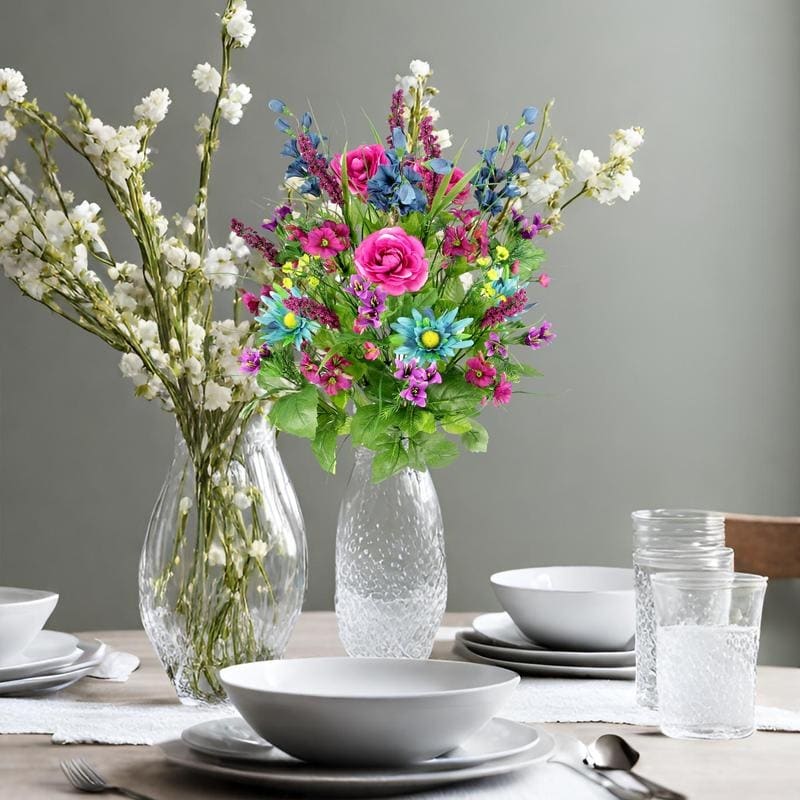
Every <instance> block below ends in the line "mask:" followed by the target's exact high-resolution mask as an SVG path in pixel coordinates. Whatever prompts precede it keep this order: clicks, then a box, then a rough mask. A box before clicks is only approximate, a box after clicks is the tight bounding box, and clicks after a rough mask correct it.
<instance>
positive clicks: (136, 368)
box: [119, 353, 147, 386]
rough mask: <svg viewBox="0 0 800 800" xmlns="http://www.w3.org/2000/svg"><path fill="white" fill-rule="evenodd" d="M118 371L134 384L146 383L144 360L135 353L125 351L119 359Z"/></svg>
mask: <svg viewBox="0 0 800 800" xmlns="http://www.w3.org/2000/svg"><path fill="white" fill-rule="evenodd" d="M119 371H120V372H121V373H122V374H123V375H124V376H125V377H126V378H130V379H131V380H132V381H133V383H134V385H136V386H142V385H144V384H145V383H147V373H146V372H145V369H144V362H143V361H142V359H141V358H139V356H137V355H136V353H125V355H124V356H122V358H121V359H120V360H119Z"/></svg>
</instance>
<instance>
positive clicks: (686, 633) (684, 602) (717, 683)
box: [652, 572, 767, 739]
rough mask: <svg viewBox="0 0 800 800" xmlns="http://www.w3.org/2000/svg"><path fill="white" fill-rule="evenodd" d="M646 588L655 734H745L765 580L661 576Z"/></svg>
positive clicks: (750, 723)
mask: <svg viewBox="0 0 800 800" xmlns="http://www.w3.org/2000/svg"><path fill="white" fill-rule="evenodd" d="M652 585H653V599H654V602H655V609H656V622H657V629H656V639H657V643H658V701H659V712H660V716H661V731H662V732H663V733H664V734H665V735H667V736H671V737H673V738H677V739H740V738H742V737H744V736H750V734H751V733H753V731H754V730H755V703H756V701H755V692H756V658H757V656H758V639H759V631H760V627H761V609H762V606H763V604H764V593H765V591H766V588H767V579H766V578H763V577H761V576H760V575H747V574H744V573H738V572H737V573H731V574H725V573H719V572H664V573H661V574H659V575H654V576H653V578H652Z"/></svg>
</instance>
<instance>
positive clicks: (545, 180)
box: [527, 168, 564, 203]
mask: <svg viewBox="0 0 800 800" xmlns="http://www.w3.org/2000/svg"><path fill="white" fill-rule="evenodd" d="M563 185H564V176H563V175H562V174H561V173H560V172H559V171H558V170H557V169H555V168H553V169H551V170H550V172H548V173H546V174H545V175H542V176H541V177H539V178H537V179H536V180H535V181H532V182H531V184H530V185H529V186H528V192H527V194H528V198H529V199H530V201H531V203H542V202H544V201H546V200H549V199H550V198H551V197H552V196H553V195H554V194H555V193H556V192H557V191H558V190H559V189H560V188H561V187H562V186H563Z"/></svg>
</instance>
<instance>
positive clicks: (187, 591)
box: [139, 415, 306, 705]
mask: <svg viewBox="0 0 800 800" xmlns="http://www.w3.org/2000/svg"><path fill="white" fill-rule="evenodd" d="M305 586H306V536H305V527H304V524H303V517H302V514H301V512H300V506H299V504H298V502H297V496H296V495H295V492H294V488H293V487H292V484H291V481H290V480H289V477H288V475H287V474H286V470H285V469H284V466H283V462H282V461H281V458H280V455H279V453H278V450H277V447H276V444H275V433H274V431H273V429H272V428H271V427H270V426H269V425H268V423H267V421H266V420H265V418H264V417H262V416H261V415H256V416H253V417H251V418H250V420H249V421H246V422H243V423H242V425H241V426H240V427H239V428H238V429H237V430H236V431H234V432H233V434H232V435H231V436H230V437H228V438H227V439H226V441H224V442H222V443H213V442H212V443H209V442H207V441H206V442H204V446H203V447H201V448H200V452H192V448H190V447H189V446H187V443H186V441H185V439H184V436H183V435H182V433H181V431H180V429H179V430H178V433H177V435H176V440H175V454H174V458H173V461H172V465H171V466H170V469H169V472H168V473H167V477H166V480H165V481H164V485H163V487H162V488H161V493H160V494H159V496H158V499H157V500H156V504H155V507H154V508H153V513H152V516H151V518H150V523H149V525H148V528H147V536H146V538H145V542H144V547H143V549H142V556H141V561H140V564H139V609H140V612H141V617H142V622H143V624H144V628H145V631H146V632H147V635H148V637H149V638H150V641H151V643H152V644H153V647H154V649H155V651H156V653H157V654H158V657H159V659H160V660H161V663H162V664H163V666H164V668H165V669H166V671H167V674H168V675H169V678H170V680H171V681H172V683H173V685H174V687H175V691H176V692H177V695H178V697H179V698H180V700H181V701H182V702H184V703H187V704H192V705H197V704H207V705H213V704H217V703H221V702H224V701H225V693H224V690H223V688H222V686H221V685H220V683H219V678H218V671H219V670H220V669H221V668H222V667H225V666H228V665H230V664H236V663H242V662H247V661H259V660H267V659H273V658H280V657H281V655H282V654H283V651H284V649H285V647H286V643H287V641H288V639H289V634H290V633H291V631H292V628H293V627H294V625H295V622H296V621H297V617H298V615H299V613H300V608H301V606H302V603H303V595H304V593H305Z"/></svg>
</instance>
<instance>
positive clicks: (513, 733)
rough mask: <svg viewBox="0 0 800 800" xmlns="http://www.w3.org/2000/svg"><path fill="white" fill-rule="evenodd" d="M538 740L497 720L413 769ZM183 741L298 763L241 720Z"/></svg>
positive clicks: (464, 762)
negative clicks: (447, 750)
mask: <svg viewBox="0 0 800 800" xmlns="http://www.w3.org/2000/svg"><path fill="white" fill-rule="evenodd" d="M538 737H539V733H538V731H536V729H535V728H531V727H530V726H529V725H523V724H522V723H519V722H513V721H511V720H508V719H500V718H495V719H493V720H490V721H489V722H488V723H487V724H486V725H485V726H484V727H483V728H481V730H479V731H478V732H477V733H475V734H473V735H472V736H470V738H469V739H467V741H465V742H462V743H461V744H460V745H459V746H458V747H456V748H455V749H454V750H451V751H450V752H449V753H445V754H443V755H441V756H438V757H437V758H431V759H429V760H428V761H422V762H420V763H419V764H415V765H414V766H415V767H419V768H422V767H429V768H430V769H455V768H457V767H460V768H463V767H473V766H477V765H478V764H486V763H488V762H489V761H497V760H498V759H501V758H508V757H509V756H515V755H517V754H518V753H523V752H525V751H526V750H529V749H530V748H531V747H533V746H534V745H535V744H536V740H537V739H538ZM181 739H182V740H183V741H184V743H185V744H187V745H189V747H190V748H191V749H192V750H195V751H196V752H198V753H203V754H204V755H210V756H215V757H216V758H221V759H223V760H226V759H234V760H236V761H251V762H259V763H262V764H263V763H268V764H272V765H276V764H281V763H292V764H296V763H297V759H294V758H292V757H291V756H289V755H286V753H284V752H283V751H281V750H278V749H277V748H274V747H273V746H272V745H271V744H270V743H269V742H266V741H264V739H262V738H261V737H260V736H258V734H256V733H255V732H254V731H253V729H252V728H251V727H250V726H249V725H248V724H247V723H246V722H245V721H244V720H243V719H241V718H240V717H229V718H227V719H215V720H210V721H208V722H201V723H200V724H199V725H193V726H192V727H191V728H187V729H186V730H185V731H183V733H182V734H181Z"/></svg>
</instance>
